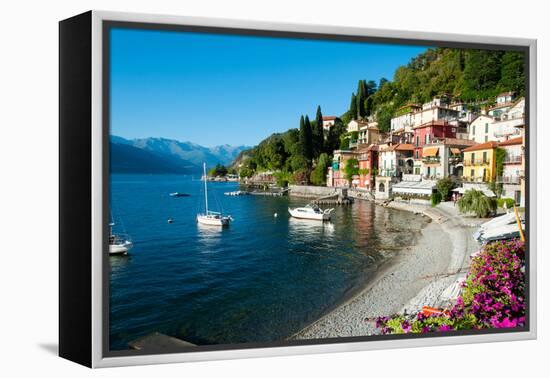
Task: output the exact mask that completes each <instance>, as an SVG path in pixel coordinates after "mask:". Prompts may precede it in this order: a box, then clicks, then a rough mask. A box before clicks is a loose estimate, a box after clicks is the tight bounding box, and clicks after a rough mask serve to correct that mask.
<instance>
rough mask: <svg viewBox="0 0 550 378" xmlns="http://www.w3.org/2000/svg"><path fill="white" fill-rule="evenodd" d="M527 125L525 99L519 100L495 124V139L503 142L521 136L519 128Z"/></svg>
mask: <svg viewBox="0 0 550 378" xmlns="http://www.w3.org/2000/svg"><path fill="white" fill-rule="evenodd" d="M524 124H525V98H523V97H522V98H520V99H518V100H517V101H516V102H515V103H514V104H513V105H512V106H511V107H510V108H509V109H508V110H507V111H505V112H504V113H502V114H501V115H500V117H499V118H498V119H495V121H494V122H493V130H494V135H495V139H496V140H498V141H500V142H503V141H506V140H508V139H510V138H517V137H518V136H520V133H521V131H520V129H519V128H518V127H519V126H522V125H524Z"/></svg>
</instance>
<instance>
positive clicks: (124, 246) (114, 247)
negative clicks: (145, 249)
mask: <svg viewBox="0 0 550 378" xmlns="http://www.w3.org/2000/svg"><path fill="white" fill-rule="evenodd" d="M114 225H115V224H114V223H113V222H111V223H109V254H110V255H126V254H128V251H129V250H130V249H131V248H132V247H133V246H134V244H133V243H132V242H131V241H130V240H129V239H130V238H128V237H125V236H122V235H117V234H114V233H113V227H114Z"/></svg>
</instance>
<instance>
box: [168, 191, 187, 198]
mask: <svg viewBox="0 0 550 378" xmlns="http://www.w3.org/2000/svg"><path fill="white" fill-rule="evenodd" d="M170 197H189V194H188V193H180V192H174V193H170Z"/></svg>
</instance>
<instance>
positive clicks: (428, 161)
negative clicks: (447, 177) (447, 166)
mask: <svg viewBox="0 0 550 378" xmlns="http://www.w3.org/2000/svg"><path fill="white" fill-rule="evenodd" d="M422 163H424V164H439V163H441V158H440V157H439V156H429V157H423V158H422Z"/></svg>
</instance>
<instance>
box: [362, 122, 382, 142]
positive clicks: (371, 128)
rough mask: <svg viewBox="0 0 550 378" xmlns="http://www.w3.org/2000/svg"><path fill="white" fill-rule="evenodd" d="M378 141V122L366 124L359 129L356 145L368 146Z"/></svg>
mask: <svg viewBox="0 0 550 378" xmlns="http://www.w3.org/2000/svg"><path fill="white" fill-rule="evenodd" d="M379 140H380V130H379V129H378V122H367V124H366V125H365V124H362V125H361V126H360V127H359V138H358V140H357V144H358V145H359V146H360V145H365V144H366V145H370V144H373V143H376V142H378V141H379Z"/></svg>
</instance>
